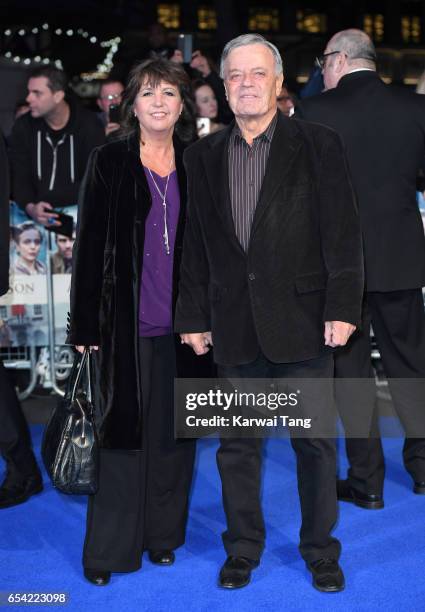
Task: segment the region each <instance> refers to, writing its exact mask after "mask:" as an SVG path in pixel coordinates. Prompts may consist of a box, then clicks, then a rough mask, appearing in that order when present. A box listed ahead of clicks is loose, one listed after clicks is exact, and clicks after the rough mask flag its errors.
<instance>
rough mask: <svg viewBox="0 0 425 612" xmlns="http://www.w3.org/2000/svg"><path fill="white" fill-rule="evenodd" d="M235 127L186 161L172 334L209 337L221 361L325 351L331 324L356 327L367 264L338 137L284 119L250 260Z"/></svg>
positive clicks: (298, 357)
mask: <svg viewBox="0 0 425 612" xmlns="http://www.w3.org/2000/svg"><path fill="white" fill-rule="evenodd" d="M231 130H232V126H229V127H228V128H226V129H224V130H222V131H221V132H218V133H216V134H213V135H211V136H209V137H206V138H204V139H203V140H201V141H199V142H198V143H196V144H194V145H192V146H191V147H190V148H189V149H188V150H187V151H186V154H185V166H186V171H187V175H188V188H189V192H188V193H189V204H188V220H187V226H186V234H185V241H184V249H183V262H182V267H181V281H180V288H179V299H178V303H177V309H176V322H175V328H176V330H177V331H179V332H202V331H208V330H212V336H213V342H214V357H215V360H216V361H217V363H220V364H224V365H237V364H244V363H249V362H251V361H253V360H254V359H255V358H256V356H257V354H258V352H259V349H260V348H261V350H262V352H263V353H264V355H265V356H266V357H267V358H268V359H270V360H271V361H274V362H278V363H286V362H296V361H303V360H306V359H312V358H315V357H318V356H320V355H322V354H324V353H325V352H326V351H327V350H328V349H326V348H325V346H324V339H323V333H324V321H332V320H339V321H346V322H350V323H353V324H354V325H358V324H359V321H360V306H361V299H362V291H363V262H362V254H361V239H360V229H359V221H358V215H357V211H356V206H355V201H354V196H353V192H352V189H351V186H350V182H349V178H348V173H347V169H346V164H345V158H344V154H343V150H342V146H341V143H340V140H339V137H338V136H337V135H336V134H335V133H334V132H333V131H331V130H329V129H327V128H324V127H321V126H311V125H309V124H307V123H305V122H300V121H296V120H290V119H287V118H286V117H284V116H283V115H282V114H281V113H279V118H278V122H277V126H276V130H275V133H274V136H273V140H272V143H271V147H270V155H269V159H268V163H267V167H266V174H265V177H264V181H263V186H262V189H261V193H260V198H259V202H258V204H257V208H256V211H255V215H254V220H253V225H252V230H251V239H250V244H249V249H248V253H247V254H245V252H244V251H243V249H242V247H241V246H240V244H239V242H238V239H237V237H236V234H235V230H234V226H233V219H232V211H231V205H230V196H229V179H228V139H229V135H230V133H231Z"/></svg>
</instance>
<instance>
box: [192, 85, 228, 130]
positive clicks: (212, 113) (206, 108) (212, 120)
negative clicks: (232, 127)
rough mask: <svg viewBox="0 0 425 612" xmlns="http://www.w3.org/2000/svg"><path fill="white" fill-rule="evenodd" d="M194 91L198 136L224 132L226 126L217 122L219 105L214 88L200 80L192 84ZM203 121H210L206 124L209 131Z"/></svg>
mask: <svg viewBox="0 0 425 612" xmlns="http://www.w3.org/2000/svg"><path fill="white" fill-rule="evenodd" d="M192 89H193V93H194V96H195V103H196V114H197V116H198V117H199V123H198V136H200V137H201V136H206V135H207V134H213V133H214V132H218V131H219V130H222V129H223V128H224V127H225V126H224V125H223V124H222V123H218V122H217V116H218V104H217V98H216V97H215V93H214V91H213V90H212V88H211V87H210V86H209V85H208V83H206V82H205V81H203V80H201V79H199V80H197V81H194V82H193V83H192ZM201 119H209V122H206V124H207V125H208V129H205V127H206V126H205V125H204V126H203V125H202V121H201Z"/></svg>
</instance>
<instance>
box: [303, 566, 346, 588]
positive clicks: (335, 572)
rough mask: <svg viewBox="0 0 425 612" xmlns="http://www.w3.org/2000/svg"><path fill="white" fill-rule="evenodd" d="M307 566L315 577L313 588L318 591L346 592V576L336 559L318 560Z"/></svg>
mask: <svg viewBox="0 0 425 612" xmlns="http://www.w3.org/2000/svg"><path fill="white" fill-rule="evenodd" d="M306 565H307V568H308V569H309V570H310V572H311V573H312V575H313V586H314V588H315V589H317V590H318V591H322V593H337V592H338V591H343V590H344V587H345V580H344V574H343V573H342V569H341V568H340V567H339V564H338V561H337V560H336V559H318V560H317V561H311V562H310V563H307V564H306Z"/></svg>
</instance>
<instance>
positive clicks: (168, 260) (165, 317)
mask: <svg viewBox="0 0 425 612" xmlns="http://www.w3.org/2000/svg"><path fill="white" fill-rule="evenodd" d="M144 171H145V175H146V179H147V181H148V185H149V190H150V192H151V196H152V207H151V209H150V211H149V214H148V216H147V219H146V223H145V243H144V248H143V269H142V281H141V283H140V305H139V335H140V336H145V337H146V336H148V337H151V336H165V335H166V334H171V333H172V331H173V322H172V295H173V264H174V244H175V241H176V231H177V223H178V218H179V212H180V194H179V184H178V181H177V173H176V171H174V172H172V173H171V176H170V180H169V182H168V189H167V198H166V203H167V228H168V241H169V247H170V254H169V255H167V252H166V248H165V242H164V208H163V205H162V198H161V197H160V195H159V193H158V191H157V188H156V187H155V183H154V182H153V180H152V178H151V176H150V174H149V171H148V169H147V168H145V167H144ZM151 172H152V175H153V177H154V179H155V181H156V184H157V185H158V187H159V189H160V190H161V193H164V191H165V185H166V183H167V177H165V178H162V177H161V176H159V174H156V172H153V171H151Z"/></svg>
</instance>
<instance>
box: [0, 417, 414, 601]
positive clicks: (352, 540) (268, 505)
mask: <svg viewBox="0 0 425 612" xmlns="http://www.w3.org/2000/svg"><path fill="white" fill-rule="evenodd" d="M32 433H33V439H34V446H35V448H36V450H37V452H38V451H39V447H40V439H41V433H42V426H39V425H36V426H33V427H32ZM384 445H385V454H386V460H387V477H386V488H385V503H386V507H385V509H384V510H380V511H364V510H361V509H359V508H356V507H355V506H352V505H350V504H341V507H340V517H339V523H338V525H337V528H336V530H335V534H336V535H337V536H338V537H339V538H340V539H341V541H342V543H343V554H342V558H341V565H342V567H343V569H344V572H345V577H346V590H345V591H344V592H342V593H338V594H322V593H318V592H317V591H315V590H314V589H313V588H312V587H311V584H310V582H311V578H310V574H309V573H308V572H307V571H306V569H305V566H304V562H303V561H302V559H301V558H300V556H299V554H298V550H297V541H298V529H299V523H300V516H299V504H298V497H297V490H296V480H295V462H294V456H293V453H292V450H291V448H290V446H289V444H288V442H287V441H286V440H270V441H268V442H267V444H266V451H265V462H264V492H263V498H264V511H265V517H266V524H267V547H266V550H265V553H264V556H263V559H262V562H261V565H260V567H259V568H258V569H257V570H256V571H255V572H254V573H253V581H252V584H251V585H250V586H249V587H248V588H245V589H241V590H240V591H231V592H229V591H224V590H220V589H218V588H217V587H216V579H217V571H218V568H219V566H220V565H221V563H222V562H223V560H224V552H223V549H222V547H221V540H220V533H221V531H222V530H223V525H224V516H223V511H222V508H221V501H220V483H219V478H218V474H217V470H216V466H215V449H216V446H217V442H216V441H215V440H203V441H201V442H199V445H198V459H197V470H196V476H195V480H194V486H193V496H192V504H191V511H190V520H189V525H188V534H187V541H186V545H185V546H184V547H183V548H181V549H179V550H178V551H177V560H176V564H175V565H174V566H173V567H171V568H159V567H156V566H153V565H151V564H150V563H149V561H148V560H147V559H146V560H144V563H143V567H142V570H141V571H139V572H136V573H133V574H115V575H113V578H112V581H111V584H110V585H109V586H108V587H105V588H97V587H94V586H91V585H90V584H88V583H87V582H85V580H84V579H83V577H82V571H81V550H82V544H83V537H84V522H85V505H86V503H85V498H79V497H68V496H65V495H61V494H59V493H57V492H56V491H55V490H53V488H52V486H51V484H50V482H49V481H47V478H46V477H45V491H44V492H43V493H42V494H41V495H38V496H35V497H33V498H32V499H31V500H30V501H29V502H28V503H26V504H23V505H21V506H16V507H14V508H9V509H7V510H1V511H0V513H1V514H0V521H1V527H0V549H1V553H0V557H1V558H0V591H19V592H23V591H27V592H66V593H68V594H69V598H70V603H69V604H68V605H67V606H65V608H64V609H68V610H78V611H81V612H84V611H86V610H87V611H90V612H92V611H93V610H98V609H103V610H111V611H115V610H116V611H117V612H118V611H119V612H125V611H127V610H128V611H133V610H134V611H136V610H137V611H146V610H149V611H158V612H162V611H164V612H165V611H169V610H173V611H177V612H179V611H184V612H189V611H192V610H196V611H197V612H202V611H204V610H208V612H212V611H215V610H225V611H227V610H229V611H232V612H237V611H239V610H244V611H245V612H250V611H254V610H265V609H268V610H288V611H292V610H294V611H310V610H311V611H312V610H315V611H317V610H319V611H321V610H324V611H326V612H328V611H333V610H338V611H341V610H342V611H344V612H345V611H350V610H353V611H356V612H359V611H365V610H374V611H376V610H379V609H380V608H381V609H384V610H385V612H387V611H392V610H397V611H399V610H402V611H403V612H404V611H410V610H412V611H413V610H425V573H424V562H425V529H424V509H425V497H424V496H417V495H414V494H413V493H412V491H411V482H410V478H409V476H408V475H407V473H406V472H405V471H404V469H403V467H402V464H401V446H402V441H401V440H400V439H388V440H385V441H384ZM341 457H342V467H343V470H344V472H343V473H345V459H344V457H343V453H341ZM55 608H56V606H55ZM14 609H15V610H16V609H19V610H21V609H22V610H24V609H26V610H28V609H33V610H34V609H36V610H42V609H45V608H42V607H40V606H27V607H25V608H24V607H22V606H15V607H14Z"/></svg>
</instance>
